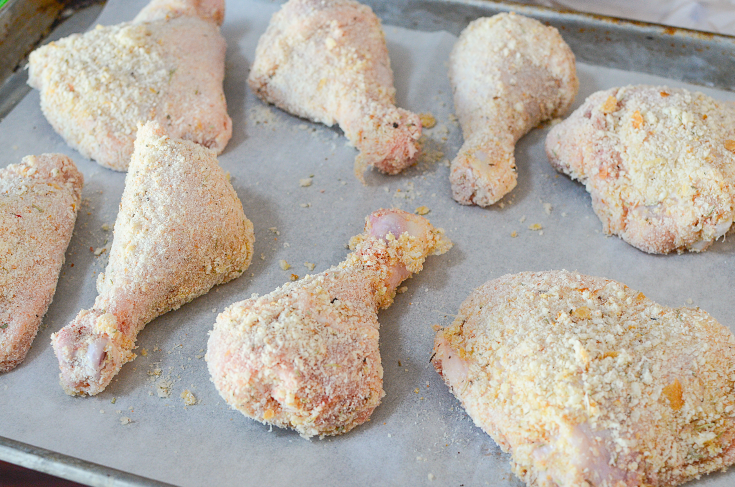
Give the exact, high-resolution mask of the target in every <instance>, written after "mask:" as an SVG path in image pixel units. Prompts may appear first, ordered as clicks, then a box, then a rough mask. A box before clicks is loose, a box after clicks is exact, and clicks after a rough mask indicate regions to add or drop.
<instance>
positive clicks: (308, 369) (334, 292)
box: [206, 210, 451, 438]
mask: <svg viewBox="0 0 735 487" xmlns="http://www.w3.org/2000/svg"><path fill="white" fill-rule="evenodd" d="M350 247H351V248H352V249H353V250H354V252H353V253H351V254H350V255H349V256H348V257H347V259H346V260H345V261H344V262H342V263H341V264H339V265H338V266H335V267H332V268H330V269H328V270H326V271H324V272H322V273H321V274H318V275H315V276H307V277H305V278H304V279H302V280H300V281H298V282H295V283H289V284H286V285H284V286H282V287H281V288H279V289H276V290H275V291H273V292H272V293H270V294H268V295H266V296H263V297H260V298H251V299H248V300H246V301H241V302H239V303H235V304H233V305H231V306H230V307H229V308H227V309H226V310H225V311H224V312H223V313H221V314H220V315H219V316H218V317H217V322H216V323H215V325H214V331H212V333H211V335H210V337H209V345H208V349H207V356H206V360H207V364H208V366H209V373H210V374H211V376H212V380H213V382H214V384H215V386H216V387H217V389H218V390H219V392H220V394H221V395H222V397H223V398H224V399H225V401H227V403H228V404H230V405H231V406H232V407H233V408H235V409H238V410H240V411H241V412H242V413H243V414H245V415H246V416H248V417H250V418H253V419H255V420H257V421H260V422H263V423H268V424H274V425H276V426H280V427H291V428H293V429H295V430H296V431H298V432H299V433H300V434H301V435H302V436H303V437H305V438H308V437H311V436H314V435H320V436H327V435H338V434H342V433H346V432H347V431H349V430H351V429H352V428H354V427H355V426H357V425H359V424H362V423H363V422H365V421H367V420H368V418H369V417H370V415H371V414H372V412H373V410H374V409H375V408H376V407H377V406H378V404H379V403H380V400H381V398H382V397H383V395H384V392H383V369H382V366H381V363H380V353H379V351H378V327H379V325H378V320H377V312H378V309H380V308H386V307H388V306H390V304H391V303H392V302H393V297H394V296H395V290H396V287H397V286H398V285H399V284H400V283H401V282H402V281H403V280H405V279H407V278H408V277H410V276H411V274H414V273H417V272H419V271H420V270H421V269H422V265H423V262H424V259H425V258H426V256H428V255H430V254H435V255H436V254H441V253H444V252H446V251H447V250H448V249H449V248H450V247H451V242H449V240H448V239H447V238H446V237H445V236H444V232H443V231H442V230H437V229H434V227H432V226H431V224H429V222H428V221H427V220H426V219H424V218H422V217H419V216H416V215H411V214H409V213H406V212H403V211H400V210H378V211H376V212H375V213H373V214H372V215H370V216H369V217H368V218H367V224H366V226H365V233H363V234H362V235H358V236H357V237H353V239H352V240H351V241H350Z"/></svg>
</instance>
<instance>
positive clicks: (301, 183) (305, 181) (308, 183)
mask: <svg viewBox="0 0 735 487" xmlns="http://www.w3.org/2000/svg"><path fill="white" fill-rule="evenodd" d="M312 181H313V179H312V178H304V179H299V186H301V187H302V188H306V187H308V186H311V182H312Z"/></svg>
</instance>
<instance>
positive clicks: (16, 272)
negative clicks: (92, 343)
mask: <svg viewBox="0 0 735 487" xmlns="http://www.w3.org/2000/svg"><path fill="white" fill-rule="evenodd" d="M83 184H84V178H83V176H82V173H80V172H79V171H78V170H77V167H76V166H75V165H74V162H73V161H72V160H71V159H69V158H68V157H66V156H64V155H62V154H43V155H40V156H26V157H24V158H23V161H22V162H21V163H20V164H13V165H10V166H8V167H6V168H5V169H2V170H0V372H6V371H8V370H11V369H13V368H14V367H16V366H17V365H18V364H20V363H21V362H22V361H23V359H24V358H25V356H26V353H28V349H29V348H30V347H31V343H32V342H33V339H34V338H35V336H36V332H37V331H38V325H40V324H41V319H42V318H43V315H45V314H46V310H47V309H48V307H49V305H50V304H51V300H52V299H53V297H54V292H55V291H56V282H57V281H58V279H59V272H60V271H61V266H62V265H63V263H64V253H65V252H66V247H67V246H68V245H69V241H70V240H71V236H72V232H73V230H74V222H75V221H76V219H77V210H78V209H79V202H80V200H81V197H82V185H83Z"/></svg>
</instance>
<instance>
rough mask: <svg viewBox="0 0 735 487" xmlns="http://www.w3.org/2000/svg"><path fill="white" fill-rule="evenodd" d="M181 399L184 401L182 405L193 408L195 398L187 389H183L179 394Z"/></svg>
mask: <svg viewBox="0 0 735 487" xmlns="http://www.w3.org/2000/svg"><path fill="white" fill-rule="evenodd" d="M181 399H183V400H184V404H186V405H187V406H193V405H195V404H196V403H197V398H196V396H194V394H193V393H192V392H191V391H190V390H189V389H184V391H183V392H182V393H181Z"/></svg>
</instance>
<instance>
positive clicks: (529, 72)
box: [449, 13, 579, 206]
mask: <svg viewBox="0 0 735 487" xmlns="http://www.w3.org/2000/svg"><path fill="white" fill-rule="evenodd" d="M449 77H450V79H451V82H452V88H453V90H454V108H455V110H456V113H457V118H459V123H460V125H461V126H462V134H463V135H464V144H463V145H462V147H461V148H460V150H459V153H458V154H457V157H455V159H454V160H453V161H452V165H451V174H450V177H449V179H450V181H451V183H452V194H453V196H454V199H455V200H456V201H457V202H459V203H461V204H463V205H479V206H489V205H491V204H493V203H495V202H496V201H498V200H500V199H501V198H502V197H503V196H504V195H505V194H507V193H508V192H509V191H511V190H512V189H513V188H514V187H515V186H516V180H517V177H518V175H517V173H516V170H515V155H514V152H515V145H516V142H518V139H520V138H521V137H523V136H524V135H525V134H526V133H528V132H529V131H530V130H531V129H533V128H534V127H536V126H537V125H538V124H539V123H541V122H543V121H545V120H550V119H552V118H554V117H558V116H560V115H562V114H564V113H565V112H566V111H567V110H568V109H569V107H570V106H571V104H572V101H573V100H574V97H575V96H576V95H577V89H578V87H579V81H578V79H577V70H576V65H575V60H574V54H573V53H572V50H571V49H569V46H568V45H567V44H566V43H565V42H564V39H562V38H561V36H560V35H559V32H558V31H557V30H556V29H555V28H553V27H547V26H545V25H543V24H541V23H540V22H538V21H536V20H533V19H529V18H527V17H523V16H521V15H516V14H513V13H510V14H498V15H495V16H494V17H490V18H481V19H477V20H475V21H473V22H472V23H470V25H468V26H467V28H466V29H465V30H464V31H462V34H461V35H460V36H459V39H458V40H457V43H456V44H455V45H454V49H453V50H452V54H451V56H450V59H449Z"/></svg>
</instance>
